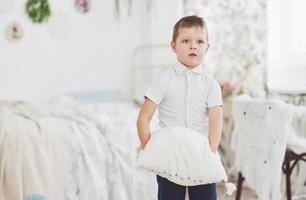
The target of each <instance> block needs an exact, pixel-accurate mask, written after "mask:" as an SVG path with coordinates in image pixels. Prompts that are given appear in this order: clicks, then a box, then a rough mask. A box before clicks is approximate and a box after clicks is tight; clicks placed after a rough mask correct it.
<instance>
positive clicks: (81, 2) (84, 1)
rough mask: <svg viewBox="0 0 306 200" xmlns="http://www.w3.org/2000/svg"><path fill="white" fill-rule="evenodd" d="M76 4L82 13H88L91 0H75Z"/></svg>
mask: <svg viewBox="0 0 306 200" xmlns="http://www.w3.org/2000/svg"><path fill="white" fill-rule="evenodd" d="M74 5H75V7H76V8H77V10H78V11H80V12H81V13H87V12H88V11H89V7H90V2H89V0H75V2H74Z"/></svg>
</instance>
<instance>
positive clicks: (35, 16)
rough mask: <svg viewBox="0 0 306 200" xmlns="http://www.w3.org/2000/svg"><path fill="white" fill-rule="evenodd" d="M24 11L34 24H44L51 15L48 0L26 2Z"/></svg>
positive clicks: (29, 0)
mask: <svg viewBox="0 0 306 200" xmlns="http://www.w3.org/2000/svg"><path fill="white" fill-rule="evenodd" d="M26 11H27V13H28V15H29V17H30V18H31V19H32V21H33V22H35V23H42V22H45V21H47V20H48V18H49V17H50V15H51V11H50V6H49V3H48V0H28V1H27V3H26Z"/></svg>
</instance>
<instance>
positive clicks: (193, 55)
mask: <svg viewBox="0 0 306 200" xmlns="http://www.w3.org/2000/svg"><path fill="white" fill-rule="evenodd" d="M188 56H191V57H195V56H197V54H195V53H190V54H189V55H188Z"/></svg>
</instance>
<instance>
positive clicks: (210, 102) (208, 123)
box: [137, 15, 223, 200]
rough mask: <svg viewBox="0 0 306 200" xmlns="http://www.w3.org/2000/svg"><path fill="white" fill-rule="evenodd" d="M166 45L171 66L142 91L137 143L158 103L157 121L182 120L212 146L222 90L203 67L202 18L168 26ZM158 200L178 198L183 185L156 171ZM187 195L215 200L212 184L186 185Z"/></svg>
mask: <svg viewBox="0 0 306 200" xmlns="http://www.w3.org/2000/svg"><path fill="white" fill-rule="evenodd" d="M171 47H172V50H173V52H174V53H175V54H176V55H177V60H178V62H177V66H175V67H174V68H172V69H170V70H167V71H166V72H164V73H162V74H161V76H160V77H159V78H158V79H157V80H155V81H153V82H152V83H151V85H150V86H149V88H148V89H147V91H146V93H145V101H144V103H143V105H142V108H141V110H140V113H139V116H138V120H137V130H138V136H139V139H140V142H141V146H142V148H144V147H145V145H146V144H147V142H148V141H149V139H150V136H151V131H150V127H149V123H150V120H151V118H152V116H153V114H154V112H155V110H156V108H158V111H159V116H158V117H159V124H160V126H161V127H167V126H183V127H187V128H190V129H192V130H195V131H198V132H200V133H202V134H205V135H207V136H208V139H209V144H210V147H211V150H212V151H213V152H216V151H217V148H218V145H219V143H220V140H221V131H222V120H223V111H222V105H223V104H222V96H221V89H220V86H219V85H218V83H217V82H216V81H215V80H214V79H213V78H211V77H209V76H208V74H207V73H206V72H205V71H204V70H203V66H202V64H201V63H202V60H203V59H204V57H205V55H206V52H207V50H208V48H209V43H208V33H207V28H206V25H205V22H204V20H203V19H202V18H200V17H198V16H194V15H193V16H187V17H183V18H181V19H180V20H179V21H178V22H177V23H176V24H175V26H174V29H173V35H172V41H171ZM157 183H158V200H184V199H185V191H186V187H185V186H181V185H177V184H175V183H173V182H170V181H169V180H168V179H165V178H163V177H161V176H158V175H157ZM188 192H189V198H190V200H216V185H215V184H214V183H213V184H206V185H197V186H192V187H188Z"/></svg>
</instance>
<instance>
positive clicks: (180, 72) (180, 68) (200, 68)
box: [175, 62, 203, 76]
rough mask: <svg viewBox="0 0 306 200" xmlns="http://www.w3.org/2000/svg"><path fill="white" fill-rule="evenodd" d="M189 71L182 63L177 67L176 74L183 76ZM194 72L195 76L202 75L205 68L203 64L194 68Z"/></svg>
mask: <svg viewBox="0 0 306 200" xmlns="http://www.w3.org/2000/svg"><path fill="white" fill-rule="evenodd" d="M187 70H189V69H188V68H187V67H186V66H185V65H183V64H182V63H180V62H178V63H177V65H176V67H175V71H176V73H177V74H178V75H179V76H181V75H183V74H184V73H185V72H186V71H187ZM189 71H192V72H193V73H195V74H202V73H203V66H202V64H200V65H198V66H196V67H195V68H193V69H192V70H189Z"/></svg>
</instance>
